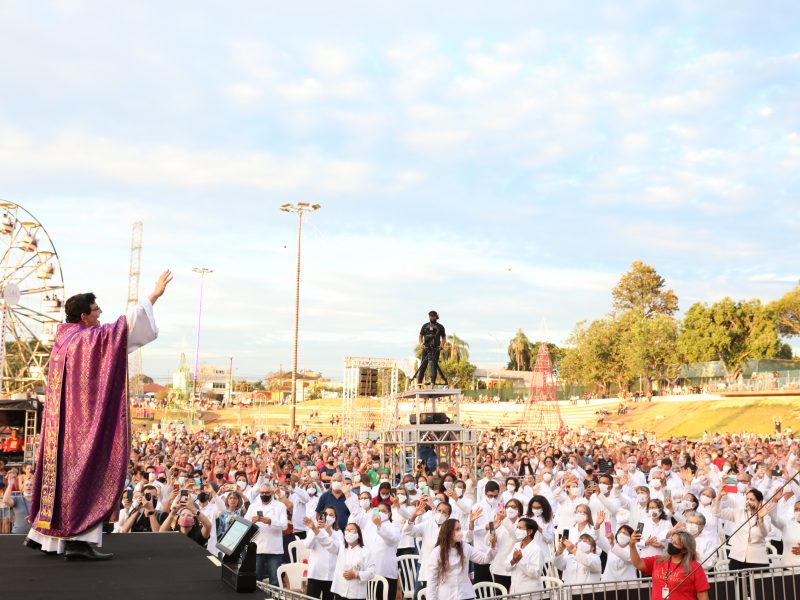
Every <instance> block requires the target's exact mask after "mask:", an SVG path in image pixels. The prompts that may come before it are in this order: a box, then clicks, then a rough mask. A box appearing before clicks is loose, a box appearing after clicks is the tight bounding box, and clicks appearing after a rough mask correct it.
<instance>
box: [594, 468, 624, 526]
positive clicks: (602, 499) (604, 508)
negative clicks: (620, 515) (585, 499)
mask: <svg viewBox="0 0 800 600" xmlns="http://www.w3.org/2000/svg"><path fill="white" fill-rule="evenodd" d="M598 481H599V483H598V484H597V488H596V489H595V491H594V492H593V493H592V495H591V496H590V497H589V508H590V509H591V511H592V513H593V514H595V515H596V514H598V513H600V512H604V513H606V514H607V515H608V517H607V519H608V520H609V521H611V529H612V530H616V527H617V523H616V515H617V512H618V511H619V509H620V508H622V501H621V500H620V491H619V488H618V487H616V488H615V487H614V478H613V477H612V476H611V475H609V474H608V473H601V474H600V475H599V477H598Z"/></svg>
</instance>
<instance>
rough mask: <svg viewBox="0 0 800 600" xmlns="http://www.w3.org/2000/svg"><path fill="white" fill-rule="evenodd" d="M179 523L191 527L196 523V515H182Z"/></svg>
mask: <svg viewBox="0 0 800 600" xmlns="http://www.w3.org/2000/svg"><path fill="white" fill-rule="evenodd" d="M178 525H180V526H181V527H191V526H192V525H194V517H192V516H191V515H187V516H185V517H181V518H180V519H178Z"/></svg>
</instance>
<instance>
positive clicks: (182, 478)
mask: <svg viewBox="0 0 800 600" xmlns="http://www.w3.org/2000/svg"><path fill="white" fill-rule="evenodd" d="M184 483H186V477H183V476H181V477H178V485H183V484H184Z"/></svg>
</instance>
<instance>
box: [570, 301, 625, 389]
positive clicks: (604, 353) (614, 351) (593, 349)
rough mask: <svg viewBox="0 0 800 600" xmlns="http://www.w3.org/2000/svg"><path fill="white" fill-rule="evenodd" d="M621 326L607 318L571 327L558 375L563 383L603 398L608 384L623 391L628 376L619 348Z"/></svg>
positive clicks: (621, 347) (620, 345)
mask: <svg viewBox="0 0 800 600" xmlns="http://www.w3.org/2000/svg"><path fill="white" fill-rule="evenodd" d="M622 332H623V331H622V322H621V320H620V319H619V318H612V317H608V318H605V319H598V320H596V321H592V322H591V323H590V324H588V325H587V323H586V322H585V321H582V322H580V323H578V324H577V325H576V326H575V329H574V331H573V332H572V335H571V336H570V338H569V340H568V343H569V344H570V345H571V346H572V347H571V348H569V349H568V350H566V351H565V352H564V356H563V358H562V359H561V362H560V369H559V373H560V375H561V377H562V378H563V379H564V381H565V382H566V383H573V384H574V383H578V384H583V385H590V386H594V387H595V388H596V389H598V390H599V391H600V392H602V393H604V394H607V393H608V391H609V389H610V387H611V384H612V383H616V384H617V385H618V386H619V387H620V389H627V387H628V385H629V383H630V379H631V372H630V368H629V365H628V363H627V362H626V360H625V356H624V352H623V345H622Z"/></svg>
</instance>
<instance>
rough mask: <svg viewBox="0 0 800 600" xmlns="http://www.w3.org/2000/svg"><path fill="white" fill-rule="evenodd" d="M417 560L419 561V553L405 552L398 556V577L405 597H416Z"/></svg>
mask: <svg viewBox="0 0 800 600" xmlns="http://www.w3.org/2000/svg"><path fill="white" fill-rule="evenodd" d="M417 562H419V556H418V555H417V554H404V555H403V556H398V557H397V575H398V577H397V578H398V580H399V582H398V583H400V591H401V593H402V594H403V598H413V597H414V586H415V585H416V582H417ZM392 600H394V599H392Z"/></svg>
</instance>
